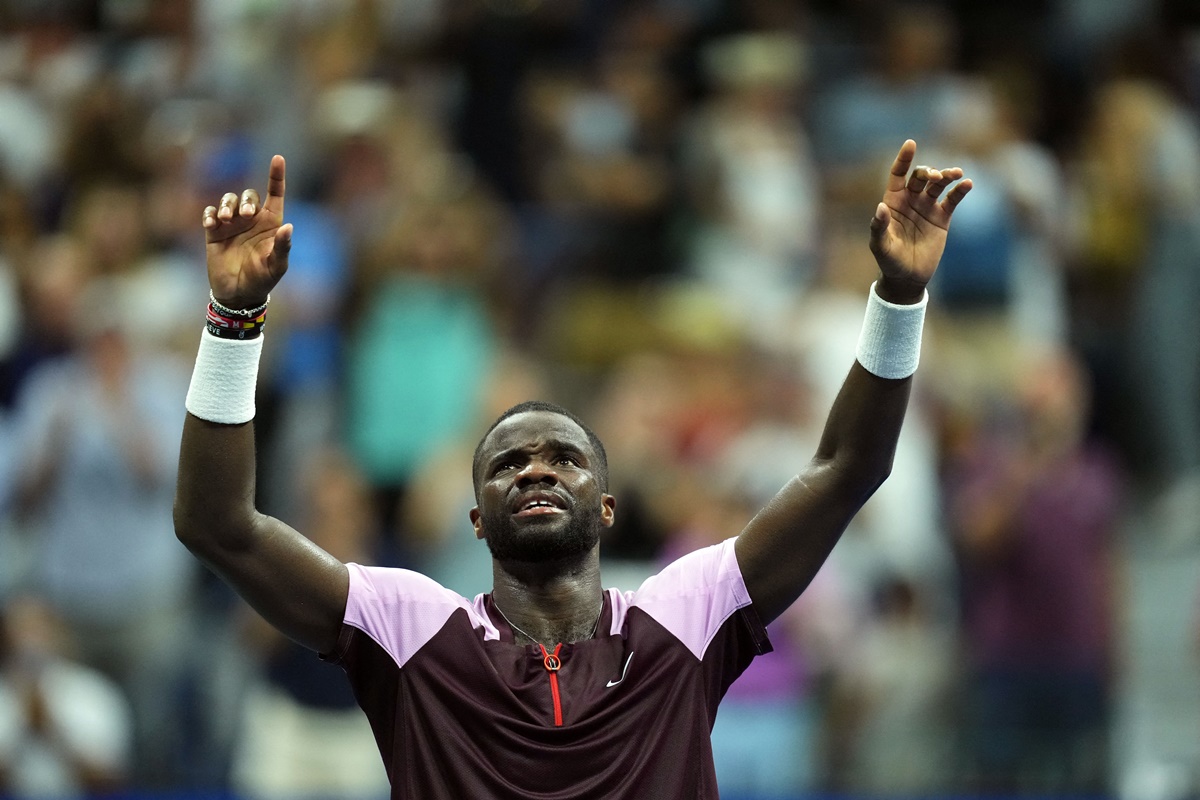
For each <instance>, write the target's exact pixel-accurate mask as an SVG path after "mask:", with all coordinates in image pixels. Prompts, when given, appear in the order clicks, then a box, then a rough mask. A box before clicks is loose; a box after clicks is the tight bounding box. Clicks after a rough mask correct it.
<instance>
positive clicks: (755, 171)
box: [683, 33, 821, 337]
mask: <svg viewBox="0 0 1200 800" xmlns="http://www.w3.org/2000/svg"><path fill="white" fill-rule="evenodd" d="M807 55H808V53H807V48H806V47H805V44H804V42H803V41H801V40H800V39H798V38H796V37H794V36H792V35H790V34H785V33H752V34H742V35H739V36H733V37H728V38H724V39H718V40H716V41H714V42H712V43H711V44H709V45H708V46H707V47H706V48H705V50H704V51H703V57H704V59H703V61H704V66H705V71H706V73H707V75H708V78H709V81H710V83H711V84H712V85H713V87H714V93H713V96H712V97H711V98H710V99H709V100H708V101H707V102H705V103H704V104H703V105H701V106H700V107H699V108H698V109H696V110H695V112H694V113H693V115H692V118H691V120H690V123H689V125H688V127H687V128H686V129H685V130H686V133H685V142H684V146H683V170H684V174H685V176H686V179H687V183H688V186H689V189H690V194H691V199H692V207H693V212H694V214H695V217H696V230H695V231H694V232H693V233H692V242H691V247H690V250H691V252H690V254H689V257H690V265H689V266H690V270H691V272H692V273H693V274H695V275H696V276H697V277H698V278H699V279H700V280H701V281H703V282H704V283H705V284H707V285H709V286H711V287H712V289H713V290H714V291H716V292H718V293H719V294H720V296H721V297H722V298H723V300H724V302H725V303H726V304H727V305H728V306H729V311H730V313H732V314H734V315H735V316H736V317H737V318H738V319H739V320H740V321H741V322H742V323H743V324H744V325H746V326H747V327H749V328H750V330H751V331H753V332H754V333H755V334H757V335H758V336H760V337H761V336H767V335H769V334H770V333H771V332H772V331H774V330H777V329H778V327H779V325H781V324H783V323H784V322H785V320H786V317H787V315H788V313H789V312H790V311H791V310H792V304H791V299H792V298H793V297H794V296H795V295H796V294H797V293H799V292H801V291H803V289H804V288H805V286H806V285H807V283H808V282H809V281H810V280H811V278H812V274H813V271H814V258H815V256H816V251H817V239H816V237H817V231H818V230H819V226H820V223H821V220H820V219H819V218H818V217H819V214H818V208H819V204H818V202H817V195H816V194H814V193H813V192H812V187H813V186H814V185H817V184H818V179H817V172H816V166H815V164H814V163H813V159H812V155H811V154H810V152H809V144H808V137H807V134H806V132H805V130H804V127H803V126H802V124H801V121H800V116H799V107H798V106H799V103H798V97H799V95H800V93H801V91H802V90H803V87H804V80H805V78H806V73H807Z"/></svg>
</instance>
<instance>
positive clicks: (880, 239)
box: [871, 203, 892, 253]
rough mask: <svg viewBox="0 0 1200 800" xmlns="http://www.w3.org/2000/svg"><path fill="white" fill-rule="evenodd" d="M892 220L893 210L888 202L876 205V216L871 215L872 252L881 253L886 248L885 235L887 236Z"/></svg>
mask: <svg viewBox="0 0 1200 800" xmlns="http://www.w3.org/2000/svg"><path fill="white" fill-rule="evenodd" d="M891 222H892V212H891V211H889V210H888V207H887V204H886V203H880V204H879V205H877V206H875V216H873V217H871V252H872V253H880V252H882V251H883V250H884V237H885V236H887V229H888V226H889V225H890V224H891Z"/></svg>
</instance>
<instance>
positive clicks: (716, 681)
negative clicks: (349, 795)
mask: <svg viewBox="0 0 1200 800" xmlns="http://www.w3.org/2000/svg"><path fill="white" fill-rule="evenodd" d="M733 543H734V540H733V539H729V540H728V541H725V542H723V543H721V544H719V545H714V546H713V547H708V548H704V549H703V550H698V551H696V552H694V553H690V554H688V555H686V556H684V557H683V558H681V559H679V560H678V561H676V562H674V563H673V564H671V565H669V566H668V567H667V568H666V569H664V570H663V571H662V572H660V573H659V574H658V575H655V576H654V577H652V578H650V579H648V580H647V581H646V582H645V583H644V584H642V586H641V588H639V589H638V590H637V591H635V592H620V591H618V590H616V589H608V590H606V591H605V592H604V608H603V610H602V611H601V612H600V622H599V626H598V628H597V632H596V635H595V636H594V637H593V638H592V639H589V640H586V641H581V642H575V643H573V644H563V645H559V646H558V647H556V648H555V649H554V650H551V651H550V652H549V653H548V654H544V653H543V651H542V648H541V647H540V646H538V645H517V644H514V643H513V632H512V629H511V628H510V627H509V625H508V623H507V622H506V621H505V620H504V618H503V617H502V616H501V615H500V613H499V612H498V611H497V610H496V607H495V606H494V605H493V604H492V598H491V595H487V594H481V595H479V596H477V597H476V598H475V600H474V601H470V600H467V599H466V598H465V597H462V596H461V595H458V594H456V593H454V592H452V591H450V590H449V589H446V588H445V587H443V586H441V585H440V584H438V583H436V582H435V581H433V580H430V579H429V578H427V577H425V576H423V575H420V574H418V573H415V572H410V571H408V570H400V569H384V568H379V567H363V566H359V565H357V564H351V565H350V595H349V599H348V601H347V604H346V617H345V621H344V624H343V628H342V633H341V636H340V638H339V640H338V645H337V650H336V651H335V652H334V653H332V654H330V655H329V660H331V661H333V662H335V663H338V664H340V665H341V666H342V667H343V668H344V669H345V670H346V673H347V675H348V676H349V678H350V682H351V684H352V686H353V688H354V693H355V696H356V697H357V699H358V703H359V705H360V706H362V708H363V710H364V711H365V712H366V714H367V718H368V719H369V720H370V722H371V727H372V729H373V730H374V732H375V740H376V742H378V744H379V751H380V753H381V754H382V756H383V760H384V764H385V766H386V767H387V773H388V777H389V778H390V779H391V783H392V797H393V798H422V799H423V800H429V799H431V798H447V800H467V799H468V798H470V799H475V798H546V799H547V800H549V799H550V798H554V799H555V800H568V798H570V799H571V800H577V799H579V798H630V799H631V800H633V799H634V798H636V800H646V799H647V798H654V800H672V799H673V798H678V799H679V800H684V799H685V798H686V800H695V799H696V798H715V797H717V782H716V776H715V774H714V771H713V758H712V747H711V745H710V743H709V733H710V731H711V730H712V725H713V721H714V719H716V714H717V703H718V702H719V701H720V699H721V697H722V696H723V695H724V694H725V690H726V689H728V688H729V685H730V684H731V683H732V682H733V681H734V679H735V678H737V676H738V675H740V674H741V673H742V671H743V670H744V669H745V668H746V666H747V665H748V664H749V663H750V661H751V660H752V659H753V658H754V656H755V655H758V654H760V653H767V652H770V650H771V645H770V642H769V641H768V639H767V635H766V631H765V630H764V628H763V626H762V623H761V622H760V621H759V619H758V615H757V614H756V613H755V611H754V609H753V608H752V606H751V604H750V597H749V595H748V594H747V592H746V585H745V582H744V581H743V580H742V575H741V571H740V570H739V569H738V564H737V559H736V557H735V556H734V549H733Z"/></svg>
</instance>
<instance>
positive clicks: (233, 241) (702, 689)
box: [175, 140, 971, 800]
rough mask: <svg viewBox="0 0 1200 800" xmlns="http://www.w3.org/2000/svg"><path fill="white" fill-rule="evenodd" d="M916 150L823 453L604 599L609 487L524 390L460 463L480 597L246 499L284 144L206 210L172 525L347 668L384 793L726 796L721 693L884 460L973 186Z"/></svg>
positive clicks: (568, 430) (279, 243)
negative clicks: (479, 567) (201, 315)
mask: <svg viewBox="0 0 1200 800" xmlns="http://www.w3.org/2000/svg"><path fill="white" fill-rule="evenodd" d="M915 156H916V144H915V143H914V142H912V141H911V140H909V141H907V142H905V143H904V145H903V146H902V147H901V148H900V151H899V153H898V155H897V157H896V159H895V161H894V163H893V164H892V167H891V171H890V174H889V176H888V182H887V189H886V192H885V193H884V196H883V201H882V202H880V203H879V204H878V206H877V207H876V210H875V214H874V217H873V219H872V220H871V223H870V249H871V252H872V253H873V254H874V256H875V258H876V261H877V263H878V265H879V268H880V273H881V275H880V278H879V280H878V281H877V282H876V284H875V286H874V287H873V289H872V290H871V293H870V297H869V300H868V306H867V314H866V320H865V322H864V328H863V336H862V338H861V339H860V342H859V347H858V354H857V356H858V357H857V360H856V363H854V364H853V365H852V366H851V367H850V373H849V376H848V377H847V379H846V383H845V386H844V387H843V388H842V391H841V393H840V394H839V396H838V397H837V399H836V401H835V402H834V405H833V409H832V411H831V412H830V415H829V419H828V422H827V424H826V427H825V432H824V435H823V437H822V440H821V442H820V444H819V446H818V448H817V452H816V454H815V455H814V456H813V458H812V460H811V461H810V462H809V463H808V464H806V465H805V464H798V465H796V466H797V469H798V470H799V472H798V474H797V476H796V477H795V478H794V479H792V480H791V481H790V482H788V483H787V485H785V486H784V487H783V488H782V489H781V490H780V492H779V494H778V495H777V496H776V497H775V498H774V500H772V501H771V502H770V503H769V504H768V505H767V506H766V507H765V508H764V509H762V510H761V511H760V512H759V513H758V514H757V515H756V516H755V517H754V518H753V519H752V520H750V521H749V523H748V524H747V525H746V527H745V528H744V529H743V530H742V531H741V533H740V534H737V535H736V536H732V537H731V538H729V539H727V540H725V541H724V542H722V543H720V544H717V545H714V546H711V547H707V548H704V549H702V550H698V551H696V552H693V553H690V554H688V555H686V556H684V557H682V558H680V559H678V560H677V561H675V562H673V563H672V564H670V565H668V566H667V567H666V568H665V569H664V570H662V572H660V573H659V574H658V575H656V576H654V577H652V578H650V579H649V580H647V581H646V582H645V583H644V584H643V585H642V586H641V588H639V589H638V590H637V591H632V592H621V591H618V590H616V589H607V590H606V589H604V588H603V584H602V582H601V576H600V555H599V553H600V550H599V543H600V539H601V538H602V533H603V531H604V529H606V528H608V527H609V526H611V525H612V523H613V519H614V515H615V514H616V513H617V500H616V498H614V497H613V496H612V495H611V494H609V493H608V464H607V458H606V455H605V451H604V447H603V445H602V444H601V442H600V440H599V439H598V438H597V437H596V436H595V434H593V433H592V432H591V431H590V429H589V428H588V427H587V425H586V424H584V422H583V421H582V420H580V419H579V418H578V417H576V416H575V415H574V414H572V413H571V412H570V411H568V410H566V409H564V408H561V407H559V406H554V405H551V404H548V403H542V402H537V401H534V402H530V403H522V404H520V405H517V406H515V407H514V408H511V409H509V410H508V411H506V412H505V413H503V414H502V415H501V416H500V418H499V419H497V420H496V422H495V423H494V424H493V425H492V427H491V428H490V429H489V430H488V431H487V432H486V433H485V434H484V436H483V438H482V439H481V440H480V442H479V446H478V448H477V449H476V453H475V459H474V464H473V478H474V483H475V494H476V501H477V505H476V507H475V508H474V509H472V510H471V513H470V521H471V524H472V527H473V529H474V532H475V535H476V536H477V537H478V538H479V539H482V540H484V541H485V542H486V544H487V546H488V548H489V549H490V551H491V553H492V559H493V586H492V591H491V592H490V593H484V594H479V595H477V596H476V597H475V598H474V599H468V598H466V597H463V596H461V595H458V594H456V593H454V592H452V591H450V590H448V589H446V588H444V587H442V586H441V585H439V584H437V583H436V582H434V581H432V580H431V579H429V578H427V577H425V576H423V575H420V574H418V573H415V572H411V571H407V570H399V569H382V568H378V567H371V566H363V565H358V564H344V563H342V562H341V561H339V560H337V559H336V558H334V557H332V556H330V555H329V554H328V553H325V552H323V551H322V550H320V549H319V548H318V547H316V546H315V545H314V544H313V543H311V542H310V541H309V540H308V539H306V538H304V537H303V536H302V535H300V534H299V533H297V532H296V531H295V530H293V529H291V528H290V527H288V526H287V525H285V524H284V523H282V522H280V521H279V520H276V519H273V518H271V517H267V516H265V515H263V514H260V513H259V512H258V511H257V510H256V509H255V507H254V504H253V497H254V467H253V464H254V451H253V438H254V431H253V426H252V424H251V422H252V420H253V417H254V384H255V376H256V373H257V366H258V359H259V354H260V352H261V349H262V343H263V336H262V327H263V324H264V322H265V319H266V307H267V299H268V294H269V292H270V290H271V289H272V288H273V287H274V286H275V285H276V284H277V283H278V282H279V280H280V279H281V278H282V277H283V275H284V272H285V271H286V270H287V257H288V250H289V248H290V246H291V240H292V226H291V225H290V224H287V223H285V222H284V214H283V210H284V194H285V165H284V160H283V158H282V157H280V156H276V157H275V158H273V159H272V161H271V168H270V177H269V182H268V186H267V195H266V199H265V201H263V202H261V203H260V202H259V196H258V194H257V192H255V191H254V190H251V189H248V190H246V191H244V192H242V193H241V194H240V195H238V194H234V193H229V194H226V195H225V196H224V197H222V198H221V199H220V201H219V203H218V204H217V205H215V206H209V207H208V208H207V209H206V210H205V211H204V215H203V226H204V231H205V236H206V241H207V254H208V277H209V282H210V285H211V287H212V295H211V298H210V303H209V308H208V312H207V323H206V330H205V332H204V333H202V335H201V345H200V350H199V353H198V355H197V361H196V368H195V373H194V375H193V380H192V384H191V388H190V389H189V392H188V397H187V401H186V405H187V409H188V412H189V414H188V417H187V421H186V424H185V428H184V433H183V442H182V450H181V457H180V470H179V483H178V489H177V494H176V503H175V529H176V533H177V535H178V536H179V538H180V539H181V541H183V542H184V543H185V544H186V545H187V546H188V547H189V548H190V549H191V550H192V551H193V552H194V553H195V554H196V555H197V556H198V557H199V558H200V559H201V560H202V561H204V562H205V563H206V564H207V565H208V566H209V567H211V568H212V569H214V570H215V571H216V572H217V573H218V574H219V575H221V576H222V577H223V578H224V579H225V580H226V581H228V582H229V583H230V584H231V585H232V586H233V587H234V588H235V589H236V590H237V591H238V592H239V593H240V594H241V595H242V596H243V597H244V598H245V599H246V600H247V601H249V602H250V604H251V605H252V606H254V607H255V608H256V609H257V610H258V611H259V612H260V613H261V614H262V615H263V617H264V618H266V619H267V621H269V622H271V623H272V624H274V625H275V626H276V627H277V628H279V629H280V630H281V631H282V632H283V633H285V634H286V635H288V636H289V637H291V638H293V639H294V640H296V641H297V642H299V643H301V644H303V645H305V646H307V647H309V648H311V649H312V650H315V651H317V652H318V653H320V654H322V656H323V657H325V658H327V659H330V660H332V661H335V662H337V663H339V664H341V665H342V666H343V667H344V668H345V670H346V672H347V674H348V675H349V678H350V681H351V684H352V686H353V688H354V692H355V696H356V699H357V700H358V703H359V705H360V706H361V707H362V708H363V710H364V711H365V712H366V714H367V717H368V719H369V720H370V722H371V725H372V728H373V730H374V734H375V739H376V742H377V744H378V746H379V750H380V753H381V755H382V757H383V760H384V764H385V766H386V769H387V773H388V776H389V778H390V780H391V785H392V796H393V797H395V798H408V797H421V798H462V797H544V798H551V797H573V798H585V797H605V798H645V797H655V798H680V800H682V798H689V799H691V798H698V797H700V798H715V797H717V785H716V778H715V774H714V769H713V758H712V750H711V747H710V744H709V731H710V729H711V727H712V724H713V720H714V718H715V715H716V710H717V704H718V702H719V701H720V699H721V697H722V696H723V695H724V693H725V691H726V690H727V689H728V688H729V685H730V684H731V683H732V682H733V680H734V679H735V678H736V677H737V676H738V675H739V674H740V673H741V672H742V670H743V669H745V667H746V666H747V664H748V663H749V662H750V660H751V659H752V658H753V657H754V656H755V655H757V654H759V653H764V652H767V651H769V649H770V643H769V641H768V639H767V636H766V632H765V629H764V625H765V624H767V623H769V622H770V621H772V620H773V619H775V618H776V617H777V616H778V615H779V614H780V613H782V612H783V610H784V609H786V608H787V607H788V606H789V605H791V603H792V602H793V601H794V600H795V599H796V598H797V597H798V596H799V595H800V593H801V592H802V591H803V590H804V588H805V587H806V586H807V585H808V583H809V582H810V581H811V580H812V578H813V576H814V575H815V574H816V572H817V570H818V569H819V568H820V566H821V564H822V562H823V561H824V560H825V558H826V556H828V554H829V552H830V550H831V548H832V547H833V546H834V544H835V543H836V542H837V540H838V537H839V536H840V534H841V533H842V531H843V530H844V529H845V527H846V525H847V523H848V522H849V521H850V519H851V518H852V517H853V516H854V514H855V513H856V512H857V511H858V509H859V508H860V507H861V506H862V504H863V502H864V501H865V500H866V499H867V498H868V497H869V496H870V495H871V493H872V492H873V491H874V490H875V489H876V488H877V487H878V486H879V485H880V484H881V483H882V482H883V480H884V479H885V478H886V477H887V475H888V472H889V470H890V468H891V460H892V454H893V451H894V448H895V444H896V437H897V435H898V434H899V431H900V426H901V423H902V422H903V419H904V412H905V408H906V407H907V404H908V396H909V389H910V385H911V375H912V374H913V372H914V371H915V370H916V366H917V361H918V356H919V351H920V333H921V326H922V322H923V316H924V308H925V303H926V300H927V296H928V295H927V293H926V291H925V286H926V284H927V283H928V282H929V280H930V279H931V278H932V277H933V274H934V271H935V270H936V269H937V265H938V262H939V260H940V258H941V254H942V250H943V248H944V246H945V242H946V235H947V231H948V229H949V225H950V219H951V214H952V212H953V211H954V209H955V207H956V206H957V205H958V204H959V202H961V201H962V199H963V198H964V197H965V196H966V194H967V192H968V191H969V190H970V188H971V183H970V181H969V180H963V172H962V170H961V169H958V168H950V169H944V170H938V169H933V168H930V167H923V166H917V167H914V166H913V161H914V158H915ZM952 185H953V186H952ZM951 187H952V188H951ZM768 457H769V454H768ZM730 533H731V534H733V533H734V532H732V531H731V532H730Z"/></svg>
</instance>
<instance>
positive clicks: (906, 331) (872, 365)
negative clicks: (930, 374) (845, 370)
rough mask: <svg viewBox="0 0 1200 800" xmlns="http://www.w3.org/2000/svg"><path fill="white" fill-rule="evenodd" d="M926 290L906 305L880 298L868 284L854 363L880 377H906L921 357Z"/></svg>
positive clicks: (927, 295) (927, 296)
mask: <svg viewBox="0 0 1200 800" xmlns="http://www.w3.org/2000/svg"><path fill="white" fill-rule="evenodd" d="M927 305H929V292H925V295H924V296H923V297H922V298H921V302H919V303H913V304H912V305H909V306H902V305H897V304H896V303H889V302H888V301H886V300H884V299H883V298H882V297H880V296H879V294H878V293H877V292H876V291H875V284H874V283H872V284H871V293H870V296H869V297H868V298H867V314H866V317H865V318H864V319H863V327H862V333H861V334H860V335H859V337H858V351H857V352H856V353H855V355H856V357H857V358H858V363H860V364H862V365H863V367H864V368H865V369H866V370H867V372H870V373H872V374H873V375H878V376H879V377H881V378H892V379H895V378H907V377H908V376H909V375H912V374H913V373H914V372H916V371H917V364H918V363H919V362H920V360H921V329H922V328H923V327H924V325H925V307H926V306H927Z"/></svg>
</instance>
